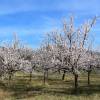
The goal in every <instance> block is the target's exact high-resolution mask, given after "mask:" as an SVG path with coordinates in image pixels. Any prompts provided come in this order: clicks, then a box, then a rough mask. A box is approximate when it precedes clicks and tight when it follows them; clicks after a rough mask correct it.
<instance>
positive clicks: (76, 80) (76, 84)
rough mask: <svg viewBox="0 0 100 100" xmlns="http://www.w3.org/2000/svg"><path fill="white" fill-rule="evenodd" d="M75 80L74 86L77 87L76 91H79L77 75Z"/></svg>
mask: <svg viewBox="0 0 100 100" xmlns="http://www.w3.org/2000/svg"><path fill="white" fill-rule="evenodd" d="M74 78H75V80H74V81H75V83H74V86H75V91H77V88H78V75H77V74H75V75H74Z"/></svg>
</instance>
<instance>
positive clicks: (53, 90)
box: [0, 77, 100, 99]
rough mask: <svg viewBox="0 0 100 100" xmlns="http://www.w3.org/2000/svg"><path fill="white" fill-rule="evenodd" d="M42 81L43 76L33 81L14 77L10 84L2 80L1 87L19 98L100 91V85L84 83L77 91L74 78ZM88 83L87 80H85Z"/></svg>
mask: <svg viewBox="0 0 100 100" xmlns="http://www.w3.org/2000/svg"><path fill="white" fill-rule="evenodd" d="M40 81H42V77H37V78H36V77H35V78H34V79H33V80H32V82H29V79H28V78H27V77H26V78H25V77H24V78H22V77H20V78H19V77H18V78H16V80H15V79H13V80H12V81H11V82H10V84H7V83H8V81H1V82H0V88H1V89H3V90H4V91H9V92H11V96H13V97H14V98H17V99H22V98H28V97H34V96H38V95H42V94H49V95H57V96H63V95H77V96H80V95H81V96H84V95H85V96H87V95H91V94H95V93H98V94H99V93H100V85H90V86H87V85H84V84H83V85H82V86H79V88H78V90H77V92H76V91H75V90H74V87H73V80H68V81H62V80H61V79H49V80H48V84H46V85H43V84H39V82H40ZM85 83H86V82H85Z"/></svg>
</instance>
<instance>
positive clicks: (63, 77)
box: [62, 70, 66, 80]
mask: <svg viewBox="0 0 100 100" xmlns="http://www.w3.org/2000/svg"><path fill="white" fill-rule="evenodd" d="M65 74H66V71H65V70H64V72H63V76H62V80H64V79H65Z"/></svg>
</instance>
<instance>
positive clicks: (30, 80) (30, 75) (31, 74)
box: [29, 71, 32, 82]
mask: <svg viewBox="0 0 100 100" xmlns="http://www.w3.org/2000/svg"><path fill="white" fill-rule="evenodd" d="M29 81H30V82H31V81H32V71H31V72H30V80H29Z"/></svg>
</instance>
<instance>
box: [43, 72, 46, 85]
mask: <svg viewBox="0 0 100 100" xmlns="http://www.w3.org/2000/svg"><path fill="white" fill-rule="evenodd" d="M43 82H44V84H45V83H46V71H44V77H43Z"/></svg>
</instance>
